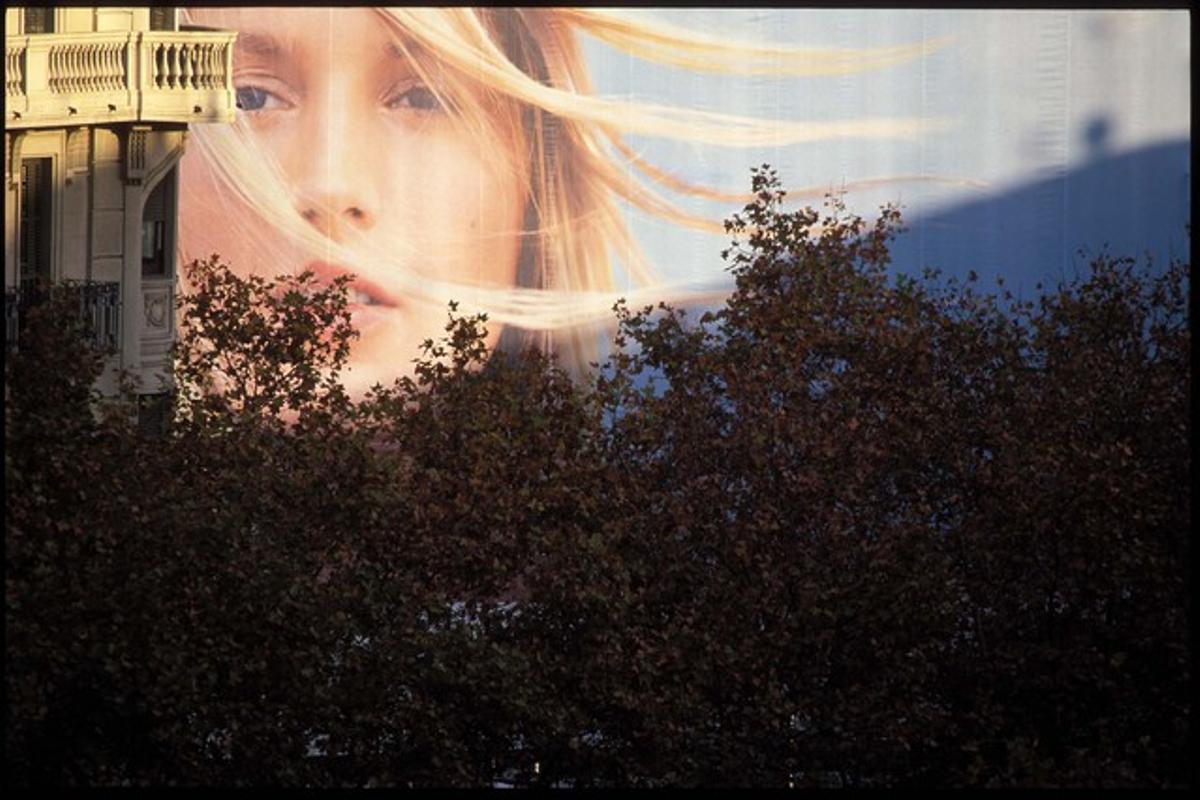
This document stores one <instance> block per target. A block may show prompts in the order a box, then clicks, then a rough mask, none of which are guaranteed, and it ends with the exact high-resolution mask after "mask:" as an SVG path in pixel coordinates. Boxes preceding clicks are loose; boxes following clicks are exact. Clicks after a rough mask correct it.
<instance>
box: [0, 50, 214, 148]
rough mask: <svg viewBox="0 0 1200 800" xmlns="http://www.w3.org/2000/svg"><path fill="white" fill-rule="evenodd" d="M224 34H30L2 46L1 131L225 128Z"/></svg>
mask: <svg viewBox="0 0 1200 800" xmlns="http://www.w3.org/2000/svg"><path fill="white" fill-rule="evenodd" d="M235 38H236V34H235V33H232V32H228V31H132V32H130V31H116V32H112V33H68V34H29V35H25V36H10V37H7V38H6V39H5V100H6V117H5V128H6V129H10V130H11V129H14V128H32V127H43V126H51V125H88V124H104V123H113V122H177V123H189V122H230V121H232V120H233V118H234V114H235V98H234V90H233V80H232V63H233V42H234V39H235Z"/></svg>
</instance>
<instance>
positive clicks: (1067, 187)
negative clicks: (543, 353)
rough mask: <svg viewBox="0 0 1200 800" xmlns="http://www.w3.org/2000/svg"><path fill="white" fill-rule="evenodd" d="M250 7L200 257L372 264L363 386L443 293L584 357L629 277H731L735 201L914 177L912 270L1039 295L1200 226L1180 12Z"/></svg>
mask: <svg viewBox="0 0 1200 800" xmlns="http://www.w3.org/2000/svg"><path fill="white" fill-rule="evenodd" d="M186 21H187V22H188V23H189V24H192V25H201V26H209V27H215V28H223V29H229V30H234V31H237V32H238V40H237V43H236V46H235V49H234V53H235V55H234V58H233V64H232V68H233V81H234V85H235V87H236V93H237V101H238V107H239V111H238V118H237V121H236V122H235V123H234V124H233V125H210V126H200V127H197V128H196V129H195V130H194V131H193V133H192V143H191V144H190V145H189V149H188V151H187V155H186V156H185V157H184V160H183V163H182V165H181V168H180V205H179V219H180V223H179V224H180V251H181V257H182V258H183V259H184V260H190V259H193V258H199V257H205V256H207V255H209V254H211V253H217V254H220V255H221V256H222V257H223V258H224V259H225V260H226V261H227V262H229V263H230V264H232V265H233V267H234V268H235V269H236V270H238V271H240V272H243V273H255V274H262V275H268V276H273V275H277V274H280V273H285V272H298V271H300V270H302V269H311V270H313V271H315V272H316V273H317V274H318V276H319V277H322V278H332V277H335V276H337V275H339V274H345V273H347V272H350V273H353V274H355V275H356V276H357V277H356V281H355V283H354V285H353V292H352V295H351V307H352V311H353V313H354V322H355V325H356V327H358V328H359V330H360V333H361V338H360V339H359V341H358V342H357V343H356V346H355V350H354V354H353V357H352V359H351V362H350V371H349V373H348V375H347V378H348V383H349V385H350V387H351V388H352V389H359V390H361V389H362V388H365V387H366V386H368V385H369V384H371V383H373V382H375V381H382V382H385V383H386V382H390V379H391V378H393V377H395V376H396V375H398V374H401V373H403V372H405V371H406V369H407V368H408V366H409V364H410V362H411V359H412V358H413V357H414V356H415V355H416V353H417V349H418V345H419V343H420V342H421V341H422V340H424V339H425V338H427V337H429V336H431V335H434V334H436V333H437V332H438V331H439V330H440V329H441V325H442V323H443V322H444V320H445V311H446V305H447V302H448V301H450V300H455V301H457V302H459V303H460V307H461V308H463V309H464V310H467V311H486V312H487V313H488V314H489V317H490V319H491V344H493V345H499V346H505V347H509V346H519V345H521V344H528V343H537V344H542V345H544V346H548V347H553V348H555V349H556V350H557V351H558V352H559V353H560V354H561V355H562V356H563V357H564V358H566V359H568V360H570V359H575V360H576V361H580V360H586V359H587V358H589V357H590V356H591V355H593V354H594V352H595V348H596V341H597V340H598V339H599V338H600V334H598V333H597V327H596V325H597V324H598V323H602V322H605V321H611V319H612V313H611V307H612V304H613V302H614V300H615V299H616V298H617V297H626V298H628V299H629V300H630V301H631V302H633V303H634V304H640V303H642V302H648V301H656V300H660V299H662V300H669V301H673V302H676V303H692V304H713V303H716V302H719V298H720V296H721V294H722V292H724V291H727V290H728V288H729V287H730V283H731V282H730V279H729V277H728V275H726V274H725V272H724V271H723V264H722V262H721V259H720V255H719V253H720V251H721V249H722V247H723V246H724V245H725V244H726V241H727V237H726V236H725V235H724V234H723V232H722V228H721V220H722V219H723V218H725V217H726V216H728V215H729V214H730V213H731V212H732V211H735V210H737V209H738V208H739V207H740V206H741V205H742V204H743V203H744V202H745V200H746V197H745V195H746V193H747V191H748V188H749V170H750V168H751V167H752V166H754V165H758V164H762V163H769V164H771V165H772V166H774V167H775V168H776V169H777V170H778V172H779V174H780V176H781V178H782V179H783V181H784V184H785V186H786V188H788V189H789V192H790V197H791V198H792V199H793V200H795V201H797V202H803V203H813V204H816V203H819V202H820V200H821V198H822V196H823V195H824V194H825V193H826V192H828V191H831V190H834V191H844V192H845V197H846V201H847V203H848V205H849V206H850V208H851V210H852V211H855V212H857V213H859V214H862V215H863V216H868V217H869V216H870V215H872V214H873V213H874V211H875V209H876V208H877V207H878V206H879V205H881V204H883V203H888V202H895V203H899V204H900V205H901V206H902V208H903V211H904V215H905V222H906V224H907V226H908V230H907V232H906V233H905V234H903V235H902V236H901V237H900V238H899V239H898V240H897V241H896V243H895V247H894V251H893V256H894V269H896V270H897V271H900V272H910V273H913V272H916V271H918V270H920V269H921V268H922V267H926V266H930V267H936V268H940V269H941V270H943V271H944V272H947V273H950V274H960V275H961V274H965V273H966V272H967V271H968V270H970V271H974V272H976V273H978V274H980V275H981V276H983V278H984V279H985V281H988V280H991V279H994V278H995V277H997V276H1003V277H1004V278H1005V279H1006V280H1007V282H1008V285H1009V286H1010V287H1015V288H1016V289H1017V290H1018V291H1023V292H1026V293H1027V294H1031V293H1033V292H1034V291H1035V286H1036V284H1037V283H1039V282H1049V283H1053V282H1054V281H1055V280H1057V279H1058V278H1061V277H1070V276H1071V275H1072V274H1073V271H1074V270H1076V269H1078V268H1079V267H1080V266H1081V265H1082V264H1083V263H1084V261H1085V260H1086V256H1081V255H1080V254H1079V249H1080V248H1084V249H1088V250H1090V251H1092V252H1095V251H1097V250H1099V249H1100V248H1102V247H1104V246H1106V245H1107V246H1108V247H1109V248H1111V249H1112V250H1113V251H1114V252H1119V253H1129V254H1134V255H1139V254H1142V253H1145V252H1149V253H1151V254H1152V255H1153V256H1154V257H1155V258H1157V259H1159V260H1160V261H1165V260H1166V259H1168V258H1170V257H1171V256H1172V255H1183V254H1184V253H1186V251H1187V249H1188V247H1189V242H1188V238H1187V237H1188V234H1187V231H1186V223H1187V221H1188V220H1189V219H1190V205H1189V203H1190V173H1189V169H1190V153H1189V150H1190V118H1191V107H1190V86H1189V75H1190V70H1189V67H1190V41H1189V34H1188V29H1189V26H1188V17H1187V15H1186V12H1184V11H1149V10H1147V11H1131V10H1108V11H1084V10H1054V11H1035V10H1027V11H1012V10H1008V11H985V10H951V11H934V10H883V9H863V10H850V9H833V10H830V9H649V8H646V9H583V8H564V9H555V8H523V9H508V8H488V9H465V8H395V9H373V8H336V9H325V8H198V9H192V10H190V11H188V12H187V13H186Z"/></svg>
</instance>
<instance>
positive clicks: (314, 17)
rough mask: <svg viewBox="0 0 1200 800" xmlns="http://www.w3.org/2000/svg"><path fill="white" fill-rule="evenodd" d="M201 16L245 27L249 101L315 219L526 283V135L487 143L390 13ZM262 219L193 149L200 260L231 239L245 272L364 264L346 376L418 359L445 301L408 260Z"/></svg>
mask: <svg viewBox="0 0 1200 800" xmlns="http://www.w3.org/2000/svg"><path fill="white" fill-rule="evenodd" d="M191 17H192V20H193V21H194V22H195V23H197V24H201V25H206V26H211V27H216V28H224V29H229V30H234V31H237V32H238V40H237V43H236V46H235V50H234V52H235V56H234V62H233V83H234V86H235V88H236V91H237V97H238V105H239V106H240V109H241V110H240V111H239V112H238V113H239V114H241V115H244V120H245V122H246V124H247V127H248V128H249V130H250V131H251V132H252V133H253V134H254V136H255V137H256V138H257V141H258V144H259V145H260V147H261V148H262V149H264V150H266V151H267V152H269V153H270V154H272V156H273V157H274V158H275V159H276V160H277V162H278V164H279V166H280V167H281V169H282V172H283V175H284V179H285V180H286V181H287V182H288V183H289V186H288V191H289V192H290V194H291V197H290V198H289V201H290V203H291V204H292V205H293V206H294V209H295V213H296V214H297V215H298V216H299V218H301V219H303V220H304V221H305V223H306V224H308V225H311V226H312V227H313V228H315V229H316V230H317V231H318V232H319V233H320V234H322V235H324V236H326V237H328V238H329V239H331V240H333V241H335V242H340V243H346V242H347V240H348V238H350V237H357V235H358V234H361V235H362V236H364V237H366V239H367V240H368V241H370V240H372V239H374V240H376V241H378V242H380V243H383V242H385V241H395V240H397V239H402V240H403V241H404V243H405V244H406V245H408V246H406V247H404V248H401V252H389V256H390V258H393V259H405V258H407V259H410V260H411V263H408V264H407V266H408V267H409V268H410V269H411V270H413V271H416V272H420V273H422V274H423V275H428V276H429V277H430V278H431V279H433V280H448V281H457V282H462V283H474V284H479V285H485V286H511V285H514V284H515V282H516V273H517V260H518V257H519V253H520V241H521V236H520V230H521V224H522V221H523V219H524V215H525V205H526V196H525V189H524V185H525V181H524V175H523V172H522V170H523V167H522V166H521V165H520V164H519V163H518V161H519V159H517V158H516V154H515V153H513V152H511V150H512V149H513V148H512V146H511V144H508V143H504V142H495V143H494V144H493V146H492V147H489V148H485V147H484V146H483V145H482V144H481V139H480V137H477V136H472V135H471V133H470V132H469V131H468V130H466V129H465V127H464V126H463V125H461V124H459V123H456V122H455V121H454V120H453V119H452V118H451V116H450V114H449V112H448V111H447V110H446V109H445V108H443V107H442V106H441V105H440V103H439V102H438V99H437V97H436V96H435V94H434V93H433V92H432V91H431V87H429V86H427V85H425V84H424V83H423V82H422V81H421V79H420V78H419V77H418V75H417V73H416V72H415V71H414V69H413V67H412V66H411V64H410V62H409V61H408V60H407V59H406V58H405V57H404V56H403V55H401V53H400V51H399V50H398V49H397V48H396V47H395V45H394V43H393V38H392V36H391V35H390V34H389V32H388V29H387V28H386V27H385V25H384V24H383V22H382V21H381V20H380V18H379V17H378V16H377V15H375V14H374V13H373V12H372V11H370V10H369V9H363V8H357V9H337V10H331V9H319V8H289V9H283V8H260V9H233V8H228V9H219V8H210V9H197V10H194V11H192V12H191ZM254 220H255V212H254V210H253V209H252V208H249V207H247V206H246V205H245V204H244V203H242V202H240V201H238V200H236V199H235V198H232V197H231V196H230V193H229V192H227V191H222V190H221V187H219V186H218V185H217V178H216V177H215V176H214V175H213V173H212V171H211V169H210V168H209V165H208V164H207V163H206V161H205V159H204V157H203V156H201V155H198V154H197V148H195V147H193V148H190V149H189V151H188V153H187V155H185V157H184V159H183V163H182V166H181V185H180V236H181V248H182V251H183V255H184V257H185V258H196V257H206V256H207V255H209V254H211V253H217V254H219V255H220V256H221V257H222V258H223V259H224V260H225V261H227V262H228V263H230V264H231V265H232V266H233V268H234V269H235V270H236V271H238V272H239V273H242V274H250V273H254V274H258V275H262V276H265V277H273V276H275V275H278V274H282V273H298V272H300V271H302V270H304V269H313V270H314V271H315V272H317V274H318V277H320V278H326V279H330V278H332V277H334V276H336V275H337V274H343V273H345V272H352V273H354V274H355V275H357V276H358V277H357V279H356V281H355V283H354V284H353V285H352V286H351V307H350V310H351V312H352V315H353V323H354V326H355V327H356V328H357V329H358V330H359V332H360V334H361V338H360V339H359V340H358V341H357V342H356V344H355V346H354V349H353V352H352V354H351V359H350V364H349V369H348V371H347V373H346V374H345V376H344V381H345V384H346V386H347V388H348V389H349V390H350V391H351V392H352V393H359V392H362V391H363V390H365V389H366V388H368V387H369V386H370V385H371V384H372V383H375V382H376V381H378V382H381V383H384V384H387V383H389V382H390V381H391V380H392V379H393V378H395V377H397V376H398V375H401V374H405V373H407V372H408V371H409V368H410V367H411V360H412V359H413V358H414V357H416V356H417V354H418V348H419V344H420V342H422V341H423V340H425V339H426V338H429V337H433V336H436V335H438V334H439V333H440V332H441V329H442V326H443V325H444V323H445V319H446V309H445V306H442V307H440V308H439V307H436V306H432V305H430V304H428V303H419V302H411V301H406V298H405V296H404V292H403V291H402V289H401V283H400V281H399V280H398V276H397V275H396V274H395V273H396V269H395V267H394V266H393V267H388V266H383V265H379V264H372V263H355V264H331V263H328V262H327V261H323V260H322V259H320V258H314V257H313V256H312V255H311V254H310V253H309V252H308V251H306V250H305V249H304V248H302V247H301V246H300V245H299V244H296V243H293V242H292V241H291V240H290V238H288V237H285V236H283V235H278V236H276V237H275V238H270V232H269V231H266V230H263V229H260V230H259V231H257V235H247V225H250V226H253V225H255V224H258V225H261V226H262V228H265V227H266V224H265V223H256V222H254ZM264 240H269V241H270V242H271V247H269V248H264V247H263V244H262V243H263V242H264ZM394 249H395V248H389V251H394ZM281 258H282V261H281V260H280V259H281ZM366 260H370V259H366ZM450 299H453V298H449V297H448V298H446V300H447V301H449V300H450ZM498 335H499V330H494V331H492V332H491V337H490V341H489V345H494V344H495V340H496V338H497V337H498Z"/></svg>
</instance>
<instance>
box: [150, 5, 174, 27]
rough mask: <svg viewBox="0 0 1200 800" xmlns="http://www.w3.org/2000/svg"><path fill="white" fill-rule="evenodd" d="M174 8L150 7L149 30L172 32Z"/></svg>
mask: <svg viewBox="0 0 1200 800" xmlns="http://www.w3.org/2000/svg"><path fill="white" fill-rule="evenodd" d="M174 11H175V7H174V6H151V7H150V30H152V31H169V30H174V27H175V26H174V24H173V23H174V21H175V20H174V17H175V14H174Z"/></svg>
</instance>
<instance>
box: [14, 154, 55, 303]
mask: <svg viewBox="0 0 1200 800" xmlns="http://www.w3.org/2000/svg"><path fill="white" fill-rule="evenodd" d="M50 191H51V187H50V159H48V158H27V159H24V160H23V161H21V253H20V257H19V258H18V264H19V266H20V277H21V278H22V279H26V280H27V279H31V278H47V279H48V278H49V277H50V247H51V244H52V243H53V239H52V233H51V230H50V219H51V214H50V212H51V208H50Z"/></svg>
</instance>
